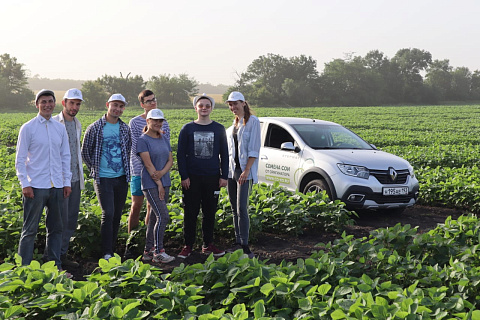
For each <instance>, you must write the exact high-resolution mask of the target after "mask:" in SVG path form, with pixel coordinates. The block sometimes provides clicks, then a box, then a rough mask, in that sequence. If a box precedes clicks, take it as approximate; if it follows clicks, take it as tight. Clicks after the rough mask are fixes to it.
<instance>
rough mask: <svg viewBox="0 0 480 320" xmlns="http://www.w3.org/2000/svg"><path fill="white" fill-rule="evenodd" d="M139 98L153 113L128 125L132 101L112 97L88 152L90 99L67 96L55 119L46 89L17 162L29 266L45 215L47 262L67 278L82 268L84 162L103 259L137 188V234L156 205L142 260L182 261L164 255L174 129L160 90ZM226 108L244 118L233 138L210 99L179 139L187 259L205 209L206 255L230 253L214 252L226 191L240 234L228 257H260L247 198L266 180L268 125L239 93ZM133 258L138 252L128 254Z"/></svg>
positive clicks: (133, 217)
mask: <svg viewBox="0 0 480 320" xmlns="http://www.w3.org/2000/svg"><path fill="white" fill-rule="evenodd" d="M138 99H139V102H140V105H141V107H142V108H143V109H144V112H143V113H142V114H141V115H139V116H137V117H134V118H132V119H131V121H130V123H129V125H127V124H126V123H125V122H123V121H122V120H121V118H120V117H121V116H122V114H123V111H124V110H125V107H126V105H127V101H126V100H125V98H124V97H123V95H121V94H119V93H116V94H113V95H112V96H111V97H110V98H109V99H108V101H107V102H106V107H107V113H106V114H105V115H104V116H102V118H100V119H99V120H97V121H95V122H94V123H92V124H91V125H90V126H88V128H87V129H86V131H85V135H84V138H83V143H82V144H81V143H80V139H81V132H82V127H81V124H80V122H79V121H78V119H77V118H76V115H77V113H78V112H79V109H80V106H81V103H82V102H83V97H82V93H81V91H80V90H78V89H70V90H68V91H67V92H66V93H65V96H64V98H63V100H62V105H63V110H62V111H61V112H60V113H59V114H58V115H56V116H53V117H52V114H53V110H54V108H55V103H56V99H55V94H54V92H53V91H51V90H45V89H43V90H41V91H39V92H38V93H37V95H36V97H35V105H36V107H37V109H38V115H37V116H36V117H35V118H34V119H32V120H30V121H28V122H27V123H25V124H24V125H22V127H21V128H20V132H19V136H18V141H17V154H16V161H15V167H16V170H17V176H18V178H19V180H20V183H21V185H22V194H23V211H24V212H23V219H24V222H23V228H22V233H21V236H20V242H19V248H18V253H19V255H20V256H21V257H22V263H23V264H24V265H28V264H29V263H30V262H31V260H32V258H33V249H34V242H35V237H36V233H37V230H38V225H39V222H40V218H41V215H42V212H43V208H44V207H45V208H46V217H45V222H46V229H47V242H46V247H45V253H44V260H46V261H50V260H53V261H55V264H56V266H57V267H58V268H59V270H62V268H63V267H64V266H65V267H75V266H78V263H76V262H75V261H73V260H70V259H69V258H68V256H67V251H68V246H69V241H70V238H71V237H72V235H73V233H74V231H75V229H76V227H77V220H78V212H79V206H80V193H81V189H83V188H84V186H85V182H84V177H83V164H82V160H83V162H84V163H85V165H86V166H87V168H88V170H89V172H90V176H91V177H92V178H93V179H94V189H95V192H96V195H97V198H98V202H99V205H100V207H101V210H102V218H101V246H102V255H103V258H104V259H107V260H108V259H110V258H111V257H112V256H113V255H114V251H115V247H116V241H117V236H118V231H119V226H120V220H121V216H122V212H123V208H124V206H125V202H126V198H127V194H128V187H129V183H130V190H131V195H132V205H131V209H130V215H129V218H128V232H131V231H132V230H134V229H135V228H136V227H137V226H138V224H139V217H140V211H141V208H142V206H143V200H144V198H146V199H147V215H146V219H145V222H146V224H147V232H146V241H145V249H144V253H143V260H144V261H153V262H157V263H158V262H161V263H168V262H171V261H173V260H174V259H175V258H174V257H173V256H171V255H168V254H167V253H166V252H165V249H164V247H163V238H164V233H165V230H166V228H167V225H168V222H169V213H168V209H167V203H168V199H169V188H170V186H171V180H170V174H169V171H170V169H171V167H172V165H173V155H172V148H171V145H170V128H169V125H168V122H167V120H166V119H165V116H164V113H163V112H162V111H161V110H160V109H158V108H157V100H156V98H155V94H154V93H153V92H152V91H150V90H143V91H142V92H141V93H140V94H139V97H138ZM227 103H228V105H229V107H230V110H231V111H232V113H233V114H234V116H235V118H234V121H233V124H232V126H231V127H230V128H228V130H225V127H223V125H221V124H220V123H218V122H215V121H213V120H212V119H211V118H210V115H211V113H212V111H213V109H214V106H215V101H214V99H213V98H211V97H209V96H207V95H205V94H204V95H199V96H196V97H195V98H194V99H193V106H194V108H195V111H196V113H197V119H196V120H194V121H192V122H190V123H187V124H185V125H184V126H183V128H182V129H181V131H180V133H179V138H178V149H177V161H178V170H179V173H180V177H181V185H182V191H183V203H184V229H183V235H184V247H183V248H182V250H181V252H180V253H179V254H178V258H187V257H188V256H189V255H190V254H191V253H192V251H193V246H194V243H195V236H196V227H197V226H196V225H197V218H198V214H199V212H200V208H201V210H202V233H203V245H202V249H201V250H202V252H203V253H206V254H213V255H214V256H222V255H224V254H225V251H223V250H221V249H219V248H217V247H216V246H215V244H214V225H215V213H216V211H217V204H218V196H219V193H220V188H222V187H227V191H228V195H229V199H230V202H231V206H232V209H233V221H234V228H235V242H234V245H233V246H232V248H230V249H229V250H227V251H232V252H233V251H235V250H238V249H241V250H243V252H244V253H245V254H246V255H248V256H249V257H250V258H252V257H253V256H254V254H253V253H252V252H251V250H250V248H249V246H248V238H249V228H250V224H249V215H248V199H249V194H250V190H251V186H252V184H253V183H256V182H257V168H258V155H259V151H260V123H259V120H258V118H257V117H255V116H254V115H252V112H251V109H250V107H249V106H248V104H247V102H246V100H245V98H244V96H243V95H242V94H241V93H240V92H232V93H231V94H230V96H229V97H228V100H227ZM128 254H131V252H129V250H128V247H127V252H126V255H128Z"/></svg>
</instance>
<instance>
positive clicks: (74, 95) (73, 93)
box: [63, 88, 83, 101]
mask: <svg viewBox="0 0 480 320" xmlns="http://www.w3.org/2000/svg"><path fill="white" fill-rule="evenodd" d="M65 99H78V100H82V101H83V96H82V91H80V90H78V89H77V88H72V89H68V90H67V92H65V95H64V96H63V100H65Z"/></svg>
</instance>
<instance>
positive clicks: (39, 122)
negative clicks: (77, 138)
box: [15, 114, 72, 189]
mask: <svg viewBox="0 0 480 320" xmlns="http://www.w3.org/2000/svg"><path fill="white" fill-rule="evenodd" d="M15 169H16V170H17V177H18V179H19V180H20V183H21V185H22V188H25V187H33V188H38V189H50V188H52V187H54V188H63V187H70V186H71V179H72V173H71V172H70V146H69V144H68V136H67V131H66V130H65V126H64V125H63V124H61V123H60V122H58V121H56V120H53V118H50V119H49V120H46V119H45V118H44V117H42V116H41V115H40V114H38V115H37V116H36V117H35V118H33V119H32V120H30V121H28V122H27V123H25V124H23V125H22V127H21V128H20V132H19V133H18V140H17V154H16V158H15Z"/></svg>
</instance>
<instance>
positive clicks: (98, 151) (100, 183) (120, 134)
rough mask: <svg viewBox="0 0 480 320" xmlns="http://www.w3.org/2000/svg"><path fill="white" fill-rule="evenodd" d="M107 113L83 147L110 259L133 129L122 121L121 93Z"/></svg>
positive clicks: (124, 191)
mask: <svg viewBox="0 0 480 320" xmlns="http://www.w3.org/2000/svg"><path fill="white" fill-rule="evenodd" d="M106 105H107V113H106V114H105V115H104V116H103V117H102V118H100V119H99V120H97V121H95V122H94V123H92V124H91V125H90V126H88V128H87V130H86V131H85V135H84V138H83V144H82V158H83V162H85V164H86V165H87V168H88V170H89V171H90V176H91V177H93V178H95V182H94V187H95V192H96V194H97V198H98V202H99V204H100V207H101V208H102V225H101V238H102V255H103V258H104V259H106V260H108V259H110V258H111V257H112V256H113V254H114V251H115V247H116V242H117V236H118V229H119V226H120V219H121V217H122V212H123V207H124V206H125V200H126V199H127V192H128V182H129V181H130V150H131V147H132V139H131V133H130V127H129V126H128V125H127V124H126V123H125V122H123V121H122V120H121V119H120V116H121V115H122V114H123V111H124V110H125V106H126V105H127V101H126V100H125V98H124V97H123V95H121V94H120V93H115V94H113V95H112V96H111V97H110V98H109V99H108V101H107V103H106Z"/></svg>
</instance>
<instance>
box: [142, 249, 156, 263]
mask: <svg viewBox="0 0 480 320" xmlns="http://www.w3.org/2000/svg"><path fill="white" fill-rule="evenodd" d="M154 253H155V248H152V249H150V250H149V251H143V256H142V261H152V259H153V254H154Z"/></svg>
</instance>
